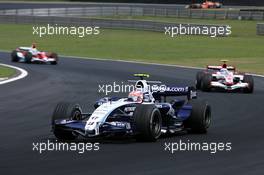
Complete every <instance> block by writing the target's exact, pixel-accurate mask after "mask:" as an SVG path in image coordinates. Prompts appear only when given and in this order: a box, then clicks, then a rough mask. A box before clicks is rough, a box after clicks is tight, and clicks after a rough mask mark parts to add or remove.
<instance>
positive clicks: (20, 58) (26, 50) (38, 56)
mask: <svg viewBox="0 0 264 175" xmlns="http://www.w3.org/2000/svg"><path fill="white" fill-rule="evenodd" d="M11 61H12V62H24V63H50V64H52V65H56V64H57V63H58V55H57V54H56V53H52V52H42V51H38V50H37V49H36V46H35V44H33V45H32V46H31V47H18V48H17V49H16V50H13V51H12V53H11Z"/></svg>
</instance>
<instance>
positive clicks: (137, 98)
mask: <svg viewBox="0 0 264 175" xmlns="http://www.w3.org/2000/svg"><path fill="white" fill-rule="evenodd" d="M128 98H129V99H131V100H132V101H133V102H138V103H141V102H142V101H143V93H142V92H141V91H132V92H130V93H129V95H128Z"/></svg>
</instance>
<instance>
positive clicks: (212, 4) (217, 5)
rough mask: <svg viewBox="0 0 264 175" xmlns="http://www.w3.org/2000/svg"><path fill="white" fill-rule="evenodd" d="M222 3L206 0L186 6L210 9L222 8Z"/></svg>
mask: <svg viewBox="0 0 264 175" xmlns="http://www.w3.org/2000/svg"><path fill="white" fill-rule="evenodd" d="M221 7H222V4H221V3H220V2H212V1H205V2H203V3H202V4H199V3H192V4H190V5H187V6H186V7H185V8H188V9H210V8H214V9H216V8H221Z"/></svg>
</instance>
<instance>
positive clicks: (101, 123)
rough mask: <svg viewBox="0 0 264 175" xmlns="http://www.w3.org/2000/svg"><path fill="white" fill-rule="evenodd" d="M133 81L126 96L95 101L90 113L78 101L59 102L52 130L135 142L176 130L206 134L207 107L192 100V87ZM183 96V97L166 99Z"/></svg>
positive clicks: (64, 135)
mask: <svg viewBox="0 0 264 175" xmlns="http://www.w3.org/2000/svg"><path fill="white" fill-rule="evenodd" d="M136 76H139V77H141V79H140V80H137V81H133V82H136V84H135V90H134V91H132V92H130V93H129V95H128V97H126V98H116V97H105V98H102V99H100V100H98V101H97V102H96V103H95V104H94V107H95V110H94V111H93V112H92V113H84V112H83V111H82V109H81V107H80V105H78V104H74V103H68V102H62V103H59V104H58V105H57V106H56V108H55V110H54V113H53V116H52V132H53V133H54V135H55V136H56V137H57V138H58V139H59V140H73V139H76V138H77V137H78V136H79V135H81V136H83V137H87V138H94V137H113V136H117V135H118V136H131V137H135V138H136V139H137V140H138V141H147V142H153V141H156V140H157V139H158V138H159V137H160V135H161V134H174V133H176V132H179V131H191V132H194V133H206V132H207V129H208V128H209V126H210V123H211V107H210V105H209V104H208V103H207V102H206V101H204V100H198V99H196V97H197V95H196V91H195V88H194V87H167V86H166V87H164V86H163V87H162V88H160V87H158V86H155V88H154V86H152V87H153V88H150V84H151V83H156V82H153V81H147V80H144V79H143V77H146V75H144V74H137V75H136ZM173 96H186V97H187V98H186V99H173V100H172V101H171V102H170V103H168V102H167V101H166V98H172V97H173Z"/></svg>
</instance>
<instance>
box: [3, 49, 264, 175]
mask: <svg viewBox="0 0 264 175" xmlns="http://www.w3.org/2000/svg"><path fill="white" fill-rule="evenodd" d="M0 59H1V62H2V63H6V64H11V65H15V66H19V67H21V68H24V69H26V70H27V71H28V73H29V75H28V76H27V77H26V78H24V79H21V80H18V81H15V82H12V83H8V84H4V85H1V86H0V101H1V103H0V130H1V131H0V138H1V144H0V155H1V156H0V172H1V174H45V175H46V174H56V175H59V174H127V175H138V174H144V175H145V174H182V175H185V174H196V175H197V174H245V175H249V174H254V175H255V174H259V175H260V174H263V171H264V158H263V157H264V150H263V146H264V139H263V137H264V132H263V131H264V129H263V123H264V117H263V114H264V108H263V99H264V81H263V80H264V79H263V78H258V77H255V92H254V94H243V93H220V92H213V93H202V92H199V97H200V98H202V99H206V100H208V102H209V103H210V104H211V106H212V110H213V111H212V116H213V120H212V125H211V128H210V129H209V132H208V133H207V134H206V135H195V134H194V135H186V134H180V135H177V136H173V137H165V138H161V139H159V140H158V141H157V142H156V143H138V142H135V141H134V140H133V139H121V140H119V139H117V140H106V141H100V150H99V151H93V152H89V151H86V152H85V153H84V154H79V153H77V152H74V151H73V152H67V151H61V152H55V151H51V152H44V153H42V154H39V153H38V152H37V151H32V148H33V146H32V143H33V142H47V140H48V139H49V140H51V141H53V142H55V141H56V139H55V137H54V136H53V134H52V133H51V132H50V129H51V128H50V118H51V114H52V112H53V109H54V107H55V105H56V104H57V103H58V102H59V101H65V100H66V101H79V102H80V103H81V104H82V105H83V104H86V105H85V106H86V108H85V110H87V111H88V110H92V109H93V107H92V104H93V102H94V101H95V100H97V99H98V98H100V97H103V96H104V94H103V93H99V92H98V89H99V88H98V85H99V84H101V85H102V84H112V83H113V82H114V81H115V82H119V83H121V82H124V83H126V81H127V79H131V78H132V77H131V75H132V74H133V73H138V72H147V73H149V74H150V75H151V80H162V81H163V82H164V83H167V84H171V85H193V82H194V77H195V73H196V70H193V69H186V68H176V67H165V66H156V65H144V64H135V63H122V62H112V61H95V60H85V59H77V58H61V60H60V63H59V65H57V66H52V65H36V64H34V65H33V64H32V65H28V64H23V63H17V64H14V63H11V62H10V61H9V54H8V53H0ZM113 95H116V96H118V94H113ZM124 95H125V94H124ZM180 140H182V142H188V140H189V142H193V143H196V142H208V143H211V142H224V143H226V142H231V143H232V150H231V151H219V152H217V153H215V154H211V153H210V152H209V151H204V152H199V151H182V152H181V151H176V152H175V153H174V154H171V153H169V152H167V151H164V148H165V146H164V143H165V142H176V143H179V141H180ZM83 141H84V140H82V139H81V140H80V141H78V142H83ZM87 142H90V140H88V141H87Z"/></svg>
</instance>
